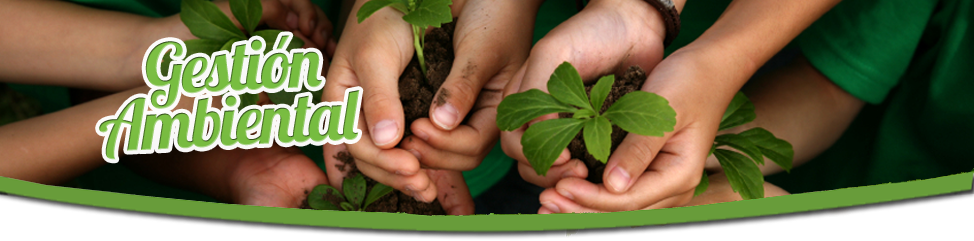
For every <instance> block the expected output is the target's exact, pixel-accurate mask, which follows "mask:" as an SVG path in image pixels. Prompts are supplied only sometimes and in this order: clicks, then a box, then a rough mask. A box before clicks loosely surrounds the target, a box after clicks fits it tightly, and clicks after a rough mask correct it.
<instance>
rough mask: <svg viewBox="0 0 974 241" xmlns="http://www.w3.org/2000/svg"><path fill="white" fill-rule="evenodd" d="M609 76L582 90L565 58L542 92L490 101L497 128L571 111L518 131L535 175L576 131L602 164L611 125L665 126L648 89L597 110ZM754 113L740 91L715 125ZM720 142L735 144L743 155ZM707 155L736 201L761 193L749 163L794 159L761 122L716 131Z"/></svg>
mask: <svg viewBox="0 0 974 241" xmlns="http://www.w3.org/2000/svg"><path fill="white" fill-rule="evenodd" d="M614 82H615V77H614V76H613V75H609V76H605V77H602V78H600V79H599V80H598V82H596V83H595V85H594V86H592V90H591V93H590V94H588V95H587V94H586V93H585V87H584V83H583V82H582V78H581V76H580V75H579V74H578V71H577V70H575V67H573V66H572V65H571V64H569V63H568V62H565V63H562V64H561V65H560V66H558V68H556V69H555V72H554V73H552V74H551V78H550V79H549V80H548V84H547V87H548V91H549V92H550V94H548V93H545V92H542V91H541V90H538V89H531V90H528V91H525V92H522V93H517V94H512V95H510V96H507V97H505V98H504V100H503V101H501V103H500V105H499V106H498V107H497V127H498V128H500V129H501V130H504V131H513V130H515V129H518V128H521V126H523V125H525V124H527V123H528V122H530V121H531V120H534V119H536V118H538V117H541V116H543V115H547V114H553V113H571V114H572V118H559V119H551V120H545V121H541V122H538V123H535V124H533V125H531V126H530V127H528V129H527V130H525V132H524V135H523V136H522V137H521V146H522V147H523V152H524V156H525V157H526V158H527V159H528V162H530V163H531V166H532V168H534V170H535V172H536V173H537V174H538V175H545V174H547V172H548V169H550V168H551V165H552V164H553V163H554V161H555V160H556V159H557V158H558V156H559V155H560V154H561V152H562V150H564V149H565V148H566V147H568V144H569V143H570V142H571V140H572V139H574V138H575V136H576V135H577V134H578V132H579V131H582V139H583V140H584V141H585V146H586V149H587V151H588V152H589V154H591V155H592V156H593V157H595V159H596V160H599V161H601V162H602V163H606V162H607V161H608V158H609V155H610V151H611V148H612V143H611V141H612V140H611V134H612V126H613V125H616V126H619V128H621V129H622V130H625V131H626V132H629V133H635V134H638V135H643V136H663V135H664V134H665V133H666V132H670V131H673V127H674V126H675V125H676V112H675V111H674V110H673V108H672V107H670V105H669V102H668V101H667V100H666V99H665V98H663V97H662V96H659V95H656V94H653V93H649V92H644V91H634V92H632V93H629V94H626V95H624V96H622V97H621V98H619V99H618V100H616V102H615V103H613V104H612V106H609V107H608V108H607V109H606V110H605V112H602V113H600V111H601V110H602V105H603V104H604V102H605V99H606V97H607V96H608V94H609V92H610V91H611V89H612V84H613V83H614ZM755 117H756V115H755V114H754V105H753V104H752V103H751V102H750V100H748V99H747V97H746V96H744V94H743V93H738V94H737V95H735V97H734V99H733V100H732V101H731V104H730V105H729V107H728V108H727V111H726V112H725V113H724V116H723V117H722V118H721V122H720V127H719V129H720V130H726V129H728V128H732V127H736V126H740V125H743V124H745V123H748V122H751V121H753V120H754V119H755ZM727 147H730V148H733V149H737V150H738V151H740V152H742V153H744V154H746V156H745V155H743V154H741V153H739V152H735V151H732V150H729V149H726V148H727ZM711 153H712V154H713V155H715V156H716V157H717V160H718V161H719V162H720V164H721V167H722V168H723V170H724V173H726V175H727V179H728V180H729V181H730V184H731V188H732V189H733V190H734V192H736V193H738V194H740V195H741V197H742V198H744V199H754V198H761V197H764V187H763V184H764V175H763V174H762V173H761V170H760V169H759V168H758V166H757V165H758V164H761V165H763V164H764V157H767V158H768V159H771V160H772V161H774V162H775V163H777V164H778V165H779V166H781V167H782V168H783V169H785V170H786V171H790V170H791V162H792V159H793V158H794V151H793V150H792V147H791V144H789V143H788V142H787V141H784V140H781V139H778V138H776V137H775V136H774V135H773V134H771V132H768V131H767V130H765V129H762V128H753V129H750V130H747V131H744V132H741V133H738V134H723V135H719V136H717V138H715V140H714V144H713V146H712V148H711ZM708 185H709V182H708V176H707V173H706V172H704V173H703V176H702V179H701V182H700V184H699V185H698V186H697V188H696V190H695V192H694V195H699V194H701V193H703V192H704V191H706V190H707V186H708Z"/></svg>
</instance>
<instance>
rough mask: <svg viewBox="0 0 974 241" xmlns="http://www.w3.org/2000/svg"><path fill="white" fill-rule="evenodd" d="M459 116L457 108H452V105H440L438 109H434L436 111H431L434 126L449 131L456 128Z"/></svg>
mask: <svg viewBox="0 0 974 241" xmlns="http://www.w3.org/2000/svg"><path fill="white" fill-rule="evenodd" d="M459 115H460V114H459V113H457V108H456V107H453V104H450V103H446V104H443V105H440V107H436V110H434V111H433V122H436V125H438V126H440V128H443V129H450V128H452V127H453V126H456V124H457V120H458V119H459V118H457V117H458V116H459Z"/></svg>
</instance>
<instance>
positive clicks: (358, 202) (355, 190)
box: [308, 175, 392, 211]
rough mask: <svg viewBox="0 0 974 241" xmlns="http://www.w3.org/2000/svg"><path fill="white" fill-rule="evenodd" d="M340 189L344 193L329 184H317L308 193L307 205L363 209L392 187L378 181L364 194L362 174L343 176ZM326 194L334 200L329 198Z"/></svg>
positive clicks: (351, 209) (330, 208)
mask: <svg viewBox="0 0 974 241" xmlns="http://www.w3.org/2000/svg"><path fill="white" fill-rule="evenodd" d="M342 189H345V195H342V193H341V192H339V191H338V189H336V188H334V187H332V186H330V185H327V184H322V185H318V186H316V187H315V188H314V189H312V190H311V194H308V206H311V208H313V209H317V210H339V211H363V210H365V208H367V207H368V206H369V204H372V203H373V202H375V201H377V200H379V198H382V197H384V196H385V195H387V194H389V193H392V187H389V186H386V185H383V184H381V183H378V184H375V186H373V187H372V190H371V191H369V192H368V195H366V189H367V183H366V182H365V177H364V176H362V175H355V176H354V177H350V178H345V181H344V182H342ZM328 194H330V195H331V197H334V200H329V198H328V197H327V196H326V195H328ZM333 201H334V202H333ZM336 204H337V205H336Z"/></svg>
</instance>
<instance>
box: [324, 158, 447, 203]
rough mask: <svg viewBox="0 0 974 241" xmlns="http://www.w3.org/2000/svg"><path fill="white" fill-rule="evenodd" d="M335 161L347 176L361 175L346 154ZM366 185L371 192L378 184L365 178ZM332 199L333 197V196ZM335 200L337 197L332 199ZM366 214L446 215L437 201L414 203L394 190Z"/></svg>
mask: <svg viewBox="0 0 974 241" xmlns="http://www.w3.org/2000/svg"><path fill="white" fill-rule="evenodd" d="M335 159H338V160H339V161H341V162H342V163H339V164H335V167H337V168H338V170H339V171H341V172H344V173H348V175H355V174H361V172H359V170H358V168H357V167H355V159H354V158H352V155H351V154H350V153H348V152H345V151H343V152H339V153H338V155H335ZM365 181H366V183H368V184H367V189H366V190H372V188H373V187H374V186H375V184H378V182H376V181H375V180H373V179H372V178H369V177H365ZM333 197H334V196H333ZM329 198H332V197H329V195H327V194H326V195H325V199H329ZM334 198H337V197H334ZM365 211H366V212H387V213H400V212H401V213H409V214H420V215H446V211H445V210H443V206H441V205H440V201H439V200H433V202H431V203H424V202H420V201H416V199H415V198H413V197H412V196H409V195H408V194H406V193H403V192H400V191H399V190H395V191H393V192H392V193H390V194H387V195H386V196H385V197H382V198H381V199H379V200H378V201H375V202H373V203H372V204H370V205H369V206H368V207H366V208H365Z"/></svg>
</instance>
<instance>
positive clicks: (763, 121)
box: [707, 57, 864, 175]
mask: <svg viewBox="0 0 974 241" xmlns="http://www.w3.org/2000/svg"><path fill="white" fill-rule="evenodd" d="M744 93H745V94H746V95H747V96H748V98H750V99H751V101H752V102H753V103H754V108H755V113H756V114H757V118H756V119H755V120H754V121H753V122H750V123H747V124H745V125H742V126H739V127H735V128H731V129H728V130H725V131H723V132H721V133H718V134H723V133H739V132H741V131H744V130H748V129H751V128H754V127H762V128H764V129H767V130H768V131H770V132H771V133H774V135H775V136H776V137H778V138H781V139H784V140H786V141H788V142H790V143H791V144H792V146H793V148H794V150H795V159H794V165H793V166H798V165H800V164H802V163H804V162H806V161H808V160H810V159H812V158H814V157H815V156H817V155H818V154H819V153H821V152H822V151H825V149H827V148H828V147H829V146H831V145H832V144H833V143H834V142H835V141H836V140H838V138H839V137H840V136H841V135H842V133H843V132H844V131H845V129H846V128H847V127H848V126H849V124H850V123H851V122H852V120H853V119H855V117H856V115H857V114H858V113H859V110H860V109H862V107H863V105H864V102H863V101H862V100H859V99H857V98H856V97H854V96H852V95H850V94H849V93H847V92H845V91H844V90H842V89H841V88H840V87H839V86H837V85H835V84H834V83H832V81H830V80H829V79H828V78H827V77H826V76H825V75H822V73H820V72H818V70H816V69H815V67H813V66H812V65H811V64H810V63H809V62H808V61H807V60H805V58H804V57H799V58H798V59H797V60H795V61H794V62H793V63H791V64H789V65H788V66H786V67H784V68H781V69H778V70H775V71H773V72H771V73H769V74H767V75H765V76H762V77H760V78H758V79H756V80H755V83H752V84H750V85H748V87H747V88H745V89H744ZM765 163H766V165H764V166H762V167H761V171H762V172H764V173H765V175H767V174H772V173H776V172H779V171H781V167H779V166H778V165H776V164H774V162H765ZM719 167H720V164H718V163H717V160H716V159H715V158H713V157H710V158H709V159H708V160H707V169H710V170H719Z"/></svg>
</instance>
